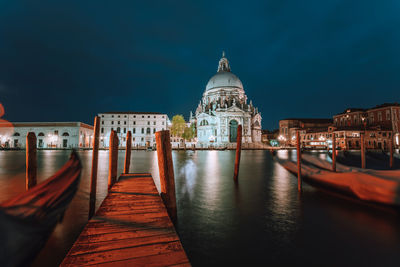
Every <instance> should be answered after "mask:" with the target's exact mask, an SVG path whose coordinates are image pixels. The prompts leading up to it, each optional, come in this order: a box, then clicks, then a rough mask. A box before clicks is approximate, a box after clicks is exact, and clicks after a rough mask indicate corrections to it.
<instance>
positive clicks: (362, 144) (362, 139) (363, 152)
mask: <svg viewBox="0 0 400 267" xmlns="http://www.w3.org/2000/svg"><path fill="white" fill-rule="evenodd" d="M360 142H361V168H363V169H365V141H364V133H360Z"/></svg>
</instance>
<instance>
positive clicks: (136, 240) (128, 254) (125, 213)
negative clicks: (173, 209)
mask: <svg viewBox="0 0 400 267" xmlns="http://www.w3.org/2000/svg"><path fill="white" fill-rule="evenodd" d="M88 265H101V266H172V265H174V266H175V265H180V266H190V263H189V260H188V258H187V256H186V253H185V251H184V249H183V247H182V244H181V242H180V240H179V237H178V235H177V233H176V231H175V228H174V226H173V223H172V221H171V219H170V218H169V216H168V213H167V210H166V208H165V205H164V203H163V201H162V200H161V198H160V195H159V194H158V192H157V189H156V187H155V185H154V181H153V178H152V177H151V174H123V175H121V177H120V178H119V180H118V182H117V183H115V184H114V186H113V187H112V188H111V190H110V191H109V193H108V196H107V197H106V198H105V200H104V201H103V203H102V204H101V206H100V208H99V209H98V211H97V212H96V214H95V216H94V217H93V219H91V220H90V221H89V222H88V224H87V225H86V227H85V228H84V229H83V231H82V233H81V235H80V236H79V238H78V239H77V241H76V242H75V244H74V245H73V246H72V248H71V250H70V251H69V252H68V254H67V256H66V257H65V259H64V261H63V262H62V263H61V265H60V266H88Z"/></svg>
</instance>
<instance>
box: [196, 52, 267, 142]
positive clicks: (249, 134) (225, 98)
mask: <svg viewBox="0 0 400 267" xmlns="http://www.w3.org/2000/svg"><path fill="white" fill-rule="evenodd" d="M261 119H262V117H261V114H260V113H259V112H258V109H257V108H256V107H254V106H253V103H252V101H249V102H248V99H247V96H246V94H245V91H244V88H243V84H242V82H241V81H240V79H239V78H238V77H237V76H236V75H235V74H233V73H232V72H231V68H230V65H229V61H228V59H227V58H226V57H225V53H223V54H222V58H221V59H220V61H219V64H218V71H217V73H216V74H215V75H214V76H213V77H211V79H210V80H209V81H208V83H207V86H206V88H205V91H204V93H203V97H202V99H201V100H200V103H199V104H198V106H197V109H196V113H195V118H192V120H193V121H194V122H195V123H196V126H197V127H196V128H197V140H198V141H197V142H198V146H200V147H209V146H214V147H227V146H229V144H232V143H235V142H236V138H237V128H238V125H242V142H243V143H258V142H261Z"/></svg>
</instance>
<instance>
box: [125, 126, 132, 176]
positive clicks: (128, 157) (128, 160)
mask: <svg viewBox="0 0 400 267" xmlns="http://www.w3.org/2000/svg"><path fill="white" fill-rule="evenodd" d="M131 150H132V133H131V131H128V133H127V134H126V149H125V164H124V173H129V165H131Z"/></svg>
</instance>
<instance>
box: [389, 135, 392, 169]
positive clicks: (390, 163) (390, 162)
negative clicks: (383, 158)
mask: <svg viewBox="0 0 400 267" xmlns="http://www.w3.org/2000/svg"><path fill="white" fill-rule="evenodd" d="M389 146H390V147H389V149H390V161H389V165H390V168H393V132H392V133H391V136H390V140H389Z"/></svg>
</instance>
